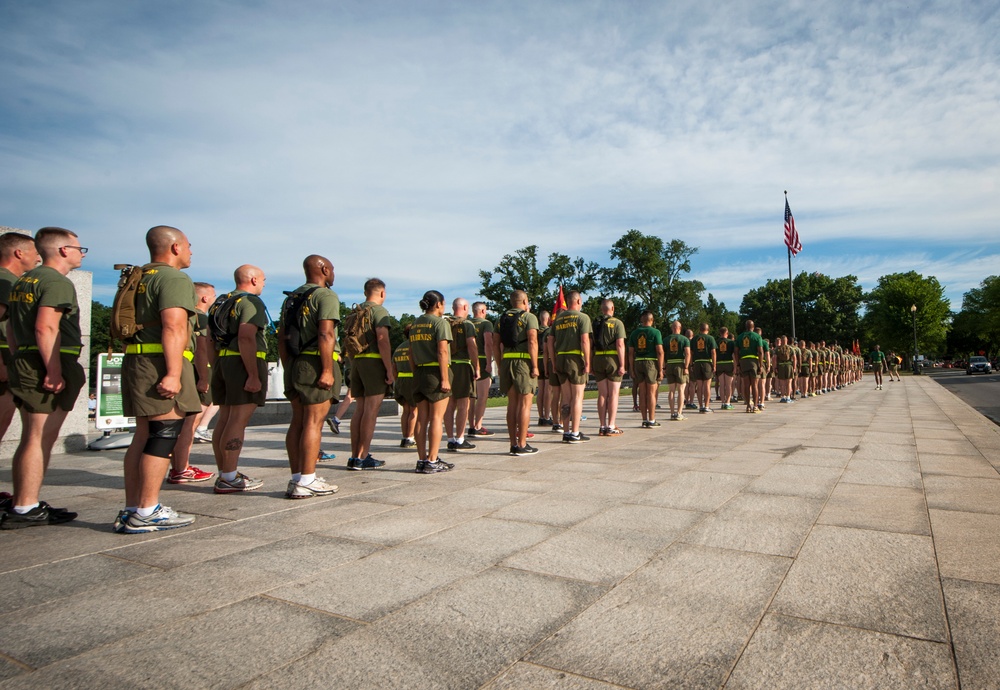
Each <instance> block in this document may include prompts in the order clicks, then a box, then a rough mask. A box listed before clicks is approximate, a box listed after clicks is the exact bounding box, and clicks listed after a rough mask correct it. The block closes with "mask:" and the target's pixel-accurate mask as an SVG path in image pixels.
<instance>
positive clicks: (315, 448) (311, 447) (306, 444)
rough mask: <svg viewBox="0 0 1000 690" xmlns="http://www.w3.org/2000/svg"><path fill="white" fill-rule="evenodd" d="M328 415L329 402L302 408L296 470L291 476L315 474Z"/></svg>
mask: <svg viewBox="0 0 1000 690" xmlns="http://www.w3.org/2000/svg"><path fill="white" fill-rule="evenodd" d="M329 413H330V401H329V400H327V401H326V402H321V403H317V404H315V405H303V406H302V431H301V434H300V436H299V457H298V469H295V468H294V467H293V468H292V473H293V474H315V473H316V460H317V459H318V458H319V446H320V441H321V439H322V436H323V424H324V422H325V421H326V416H327V414H329Z"/></svg>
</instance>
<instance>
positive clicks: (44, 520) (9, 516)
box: [0, 501, 77, 529]
mask: <svg viewBox="0 0 1000 690" xmlns="http://www.w3.org/2000/svg"><path fill="white" fill-rule="evenodd" d="M76 515H77V514H76V513H74V512H72V511H69V510H66V509H65V508H53V507H52V506H50V505H49V504H48V503H46V502H45V501H39V502H38V505H37V506H35V507H34V508H32V509H31V510H29V511H28V512H27V513H17V512H15V511H14V507H13V506H11V508H10V510H8V511H7V512H6V513H4V514H3V516H0V529H22V528H24V527H39V526H42V525H61V524H62V523H64V522H70V521H71V520H75V519H76Z"/></svg>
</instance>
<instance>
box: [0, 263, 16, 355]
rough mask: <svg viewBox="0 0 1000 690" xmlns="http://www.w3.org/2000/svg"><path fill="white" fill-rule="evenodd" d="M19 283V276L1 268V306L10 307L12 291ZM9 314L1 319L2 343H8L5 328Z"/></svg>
mask: <svg viewBox="0 0 1000 690" xmlns="http://www.w3.org/2000/svg"><path fill="white" fill-rule="evenodd" d="M16 282H17V276H16V275H14V274H13V273H11V272H10V271H9V270H7V269H6V268H3V267H0V304H2V305H3V306H4V307H9V306H10V291H11V288H13V287H14V283H16ZM8 316H9V314H8V313H7V312H4V317H3V318H2V319H0V343H6V342H7V328H6V326H5V324H6V322H7V317H8Z"/></svg>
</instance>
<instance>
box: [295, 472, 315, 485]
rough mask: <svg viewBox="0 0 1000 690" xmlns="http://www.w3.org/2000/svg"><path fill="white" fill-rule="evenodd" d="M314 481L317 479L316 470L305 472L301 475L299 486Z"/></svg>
mask: <svg viewBox="0 0 1000 690" xmlns="http://www.w3.org/2000/svg"><path fill="white" fill-rule="evenodd" d="M314 481H316V473H315V472H313V473H312V474H303V475H302V476H301V477H299V486H309V485H310V484H312V483H313V482H314Z"/></svg>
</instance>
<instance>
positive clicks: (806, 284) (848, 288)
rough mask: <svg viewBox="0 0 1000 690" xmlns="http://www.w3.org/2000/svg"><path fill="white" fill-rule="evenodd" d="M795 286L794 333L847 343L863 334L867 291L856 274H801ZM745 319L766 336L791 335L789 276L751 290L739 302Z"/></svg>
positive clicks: (806, 338) (815, 340)
mask: <svg viewBox="0 0 1000 690" xmlns="http://www.w3.org/2000/svg"><path fill="white" fill-rule="evenodd" d="M792 284H793V286H794V288H795V336H796V338H798V339H805V340H811V341H814V342H819V341H820V340H825V341H826V342H828V343H834V342H836V343H840V344H841V345H847V344H850V343H851V342H853V341H854V339H855V338H859V337H860V335H861V319H860V316H859V315H858V312H859V309H860V307H861V303H862V300H863V298H864V291H863V290H862V289H861V286H860V285H858V279H857V278H856V277H855V276H852V275H848V276H842V277H840V278H831V277H830V276H827V275H823V274H822V273H805V272H803V273H799V274H798V275H797V276H795V278H794V280H793V283H792ZM740 313H741V315H742V316H741V318H740V321H741V322H742V321H743V320H744V319H753V320H754V321H755V322H756V323H757V324H758V325H760V326H761V328H763V329H764V331H765V335H767V337H773V336H775V335H788V336H791V335H792V315H791V309H790V307H789V295H788V279H787V278H785V279H782V280H769V281H767V283H766V284H764V285H762V286H761V287H759V288H754V289H753V290H750V291H749V292H748V293H747V294H746V295H744V297H743V302H742V304H741V305H740Z"/></svg>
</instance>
